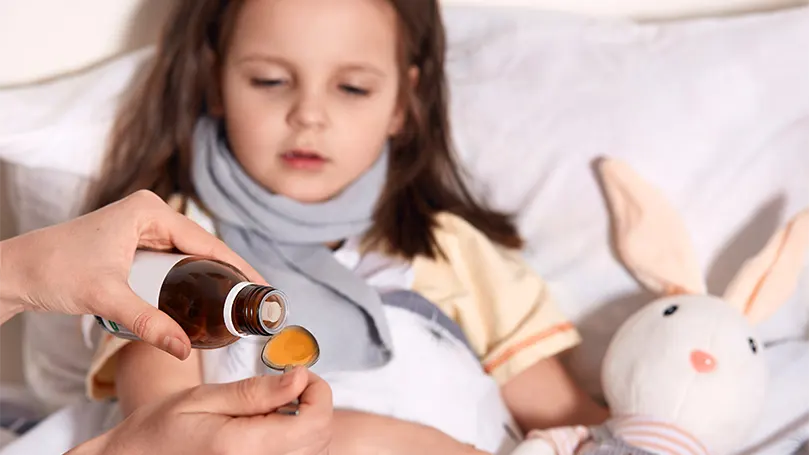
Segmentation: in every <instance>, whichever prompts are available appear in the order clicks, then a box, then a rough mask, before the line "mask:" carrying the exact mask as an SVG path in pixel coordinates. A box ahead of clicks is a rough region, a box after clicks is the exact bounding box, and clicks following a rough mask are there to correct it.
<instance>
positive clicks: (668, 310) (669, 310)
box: [663, 305, 680, 316]
mask: <svg viewBox="0 0 809 455" xmlns="http://www.w3.org/2000/svg"><path fill="white" fill-rule="evenodd" d="M678 308H680V307H679V306H677V305H672V306H670V307H668V308H666V311H664V312H663V316H671V315H672V314H674V313H675V312H676V311H677V309H678Z"/></svg>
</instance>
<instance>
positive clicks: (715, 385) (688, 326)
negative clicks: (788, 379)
mask: <svg viewBox="0 0 809 455" xmlns="http://www.w3.org/2000/svg"><path fill="white" fill-rule="evenodd" d="M767 381H768V370H767V364H766V362H765V359H764V358H763V356H762V353H761V347H760V344H759V341H758V339H757V338H756V335H755V330H754V329H753V327H752V325H751V324H750V323H749V322H748V320H747V319H746V318H745V317H744V315H743V314H742V313H741V312H740V311H739V310H738V309H736V308H734V307H732V306H731V305H729V304H728V303H727V302H725V301H723V300H721V299H719V298H715V297H708V296H694V295H682V296H674V297H667V298H662V299H659V300H656V301H654V302H652V303H650V304H649V305H647V306H646V307H645V308H643V309H642V310H640V311H638V312H637V313H635V314H634V315H633V316H632V317H631V318H630V319H628V320H627V321H626V322H625V323H624V325H623V326H622V327H621V328H620V329H619V330H618V332H617V333H616V334H615V336H614V338H613V340H612V342H611V344H610V347H609V349H608V351H607V355H606V358H605V360H604V367H603V370H602V382H603V384H604V392H605V395H606V398H607V400H608V402H609V404H610V409H611V411H612V413H613V414H614V415H643V416H653V417H655V418H657V419H663V420H665V421H667V422H670V423H671V424H673V425H675V426H677V427H678V428H681V429H683V430H685V431H688V432H689V433H691V434H692V435H693V436H695V437H696V438H698V439H699V440H700V441H702V443H703V444H704V445H705V446H706V448H707V449H708V451H709V453H711V454H724V453H728V452H730V451H731V450H732V449H733V445H735V442H734V443H733V444H732V445H731V443H730V442H732V441H739V440H743V438H744V435H745V433H747V432H748V431H749V430H750V428H751V426H752V425H753V424H754V423H755V420H756V416H757V414H758V412H759V410H760V408H761V406H762V405H763V403H764V398H765V391H766V390H767V387H766V385H767Z"/></svg>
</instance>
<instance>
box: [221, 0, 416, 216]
mask: <svg viewBox="0 0 809 455" xmlns="http://www.w3.org/2000/svg"><path fill="white" fill-rule="evenodd" d="M397 39H398V36H397V25H396V12H395V10H394V9H393V8H392V7H391V6H390V5H389V3H388V2H387V1H383V0H248V1H246V2H244V5H243V6H242V7H241V10H240V11H239V15H238V18H237V19H236V23H235V24H234V30H233V35H232V39H231V42H230V43H229V48H228V52H227V56H226V59H225V61H224V62H223V67H222V73H221V78H222V80H221V89H222V91H221V97H222V106H221V108H222V109H223V110H224V118H225V123H226V125H227V131H228V138H229V140H230V144H231V147H232V150H233V153H234V154H235V155H236V158H237V159H238V160H239V162H240V163H241V164H242V166H243V167H244V168H245V170H246V171H247V173H248V174H249V175H250V176H251V177H253V178H254V179H255V180H256V181H258V182H259V183H261V184H262V185H264V186H265V187H266V188H268V189H269V190H271V191H273V192H274V193H276V194H281V195H284V196H287V197H290V198H292V199H295V200H298V201H300V202H319V201H324V200H327V199H329V198H331V197H333V196H335V195H336V194H338V193H339V192H340V191H342V190H343V189H344V188H345V187H346V186H348V185H349V184H350V183H351V182H353V181H354V180H355V179H357V178H358V177H359V176H360V175H361V174H363V173H364V172H365V171H366V170H368V168H369V167H371V165H372V164H373V163H374V162H375V161H376V159H377V158H378V157H379V155H380V153H381V151H382V148H383V146H384V144H385V142H386V140H387V139H388V137H389V136H390V135H393V134H396V132H397V131H398V129H399V128H400V126H401V123H402V121H403V118H402V117H403V111H402V109H401V108H400V106H399V103H398V101H399V100H398V98H399V97H398V93H399V71H398V67H397V52H396V51H397Z"/></svg>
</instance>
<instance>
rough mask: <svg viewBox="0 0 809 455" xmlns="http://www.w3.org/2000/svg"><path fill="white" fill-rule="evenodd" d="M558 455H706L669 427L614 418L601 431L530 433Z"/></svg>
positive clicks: (579, 428) (575, 429) (639, 419)
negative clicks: (544, 442)
mask: <svg viewBox="0 0 809 455" xmlns="http://www.w3.org/2000/svg"><path fill="white" fill-rule="evenodd" d="M527 437H528V438H541V439H543V440H544V441H546V442H547V443H548V444H549V445H550V446H551V447H553V449H554V450H555V452H556V454H557V455H613V454H614V455H640V454H653V455H708V450H707V449H706V448H705V447H704V446H703V445H702V444H701V443H700V442H699V441H698V440H697V439H696V438H694V437H693V436H691V435H690V434H688V433H686V432H685V431H682V430H680V429H678V428H676V427H674V426H673V425H671V424H668V423H665V422H662V421H658V420H655V419H650V418H644V417H619V418H613V419H611V420H610V421H608V422H607V423H606V424H605V425H604V426H602V427H596V428H587V427H583V426H576V427H563V428H553V429H550V430H544V431H532V432H530V433H528V435H527Z"/></svg>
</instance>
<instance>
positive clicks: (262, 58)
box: [236, 54, 292, 66]
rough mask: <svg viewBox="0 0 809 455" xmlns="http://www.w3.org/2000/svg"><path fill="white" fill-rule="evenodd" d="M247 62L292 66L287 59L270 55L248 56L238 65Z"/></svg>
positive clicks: (239, 61) (240, 59)
mask: <svg viewBox="0 0 809 455" xmlns="http://www.w3.org/2000/svg"><path fill="white" fill-rule="evenodd" d="M247 62H265V63H273V64H276V65H283V66H292V65H291V63H290V62H289V61H288V60H286V59H285V58H282V57H277V56H274V55H269V54H247V55H246V56H244V57H241V58H239V59H238V60H236V63H247Z"/></svg>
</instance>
